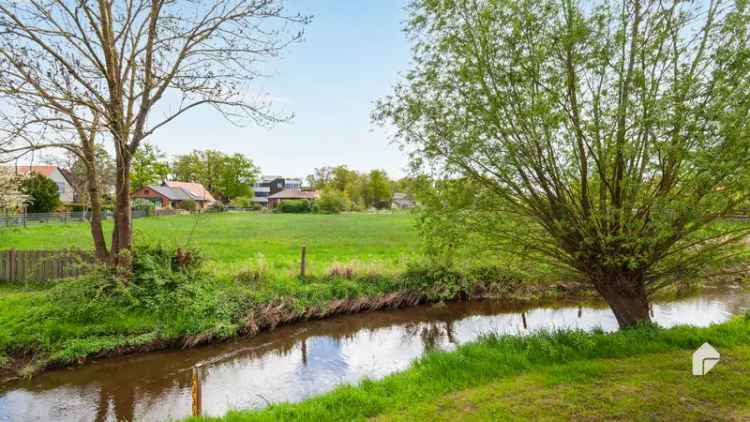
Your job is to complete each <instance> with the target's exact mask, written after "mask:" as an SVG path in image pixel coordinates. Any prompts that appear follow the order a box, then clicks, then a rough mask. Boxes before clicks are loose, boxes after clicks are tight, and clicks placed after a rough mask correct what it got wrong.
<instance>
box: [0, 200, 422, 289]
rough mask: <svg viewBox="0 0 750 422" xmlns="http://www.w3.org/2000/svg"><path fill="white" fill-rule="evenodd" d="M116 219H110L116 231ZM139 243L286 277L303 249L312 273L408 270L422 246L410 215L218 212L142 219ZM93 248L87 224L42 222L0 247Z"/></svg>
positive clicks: (1, 237) (137, 227)
mask: <svg viewBox="0 0 750 422" xmlns="http://www.w3.org/2000/svg"><path fill="white" fill-rule="evenodd" d="M111 229H112V226H111V222H106V224H105V230H106V231H107V233H109V232H110V231H111ZM134 238H135V240H136V243H137V244H148V245H154V244H160V245H162V246H164V247H165V248H171V249H175V248H177V247H183V248H185V247H189V248H195V249H197V250H198V251H199V253H200V254H201V256H202V257H204V258H205V260H206V261H207V264H208V265H209V266H211V267H212V268H213V269H215V270H216V271H218V272H220V273H223V274H231V273H233V272H237V271H239V270H240V269H241V268H242V266H243V264H246V263H248V262H254V261H258V260H262V261H265V262H266V263H267V265H268V266H269V267H270V268H271V269H273V270H275V271H282V272H288V271H291V272H294V271H296V270H297V269H298V267H299V259H300V251H301V248H302V246H306V247H307V258H308V259H307V260H308V264H309V268H310V270H311V271H312V272H320V271H325V270H326V269H327V268H328V267H330V266H331V265H334V264H336V263H350V262H360V263H364V262H366V263H368V265H379V266H382V267H387V268H396V267H399V268H402V267H403V265H404V262H405V261H406V260H408V259H409V258H411V257H414V256H415V255H416V254H417V249H418V247H419V244H418V239H417V233H416V231H415V228H414V219H413V217H412V216H411V215H410V214H409V213H405V212H401V213H392V214H391V213H389V214H367V213H352V214H339V215H327V214H270V213H255V212H253V213H246V212H242V213H240V212H238V213H232V212H227V213H216V214H193V215H177V216H164V217H148V218H141V219H136V220H134ZM10 248H16V249H19V250H58V249H66V248H78V249H91V248H92V243H91V235H90V233H89V231H88V226H87V225H86V224H84V223H69V224H40V225H36V226H31V227H27V228H16V229H2V228H0V250H4V249H10Z"/></svg>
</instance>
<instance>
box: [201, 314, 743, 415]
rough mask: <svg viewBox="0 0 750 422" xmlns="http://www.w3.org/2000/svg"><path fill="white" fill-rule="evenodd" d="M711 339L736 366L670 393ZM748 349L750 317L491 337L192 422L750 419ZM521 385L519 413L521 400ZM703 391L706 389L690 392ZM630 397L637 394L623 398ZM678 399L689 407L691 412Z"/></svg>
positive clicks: (730, 362) (730, 365)
mask: <svg viewBox="0 0 750 422" xmlns="http://www.w3.org/2000/svg"><path fill="white" fill-rule="evenodd" d="M705 341H708V342H710V343H711V344H713V345H714V346H716V347H718V348H719V350H720V351H721V352H723V353H724V354H725V356H727V362H722V363H720V364H719V365H723V366H724V369H721V370H717V371H716V373H711V374H709V376H708V377H706V378H704V380H708V381H705V382H706V383H712V384H697V383H699V382H700V381H698V380H692V379H691V380H690V382H691V383H693V384H691V385H686V386H683V387H680V389H675V390H673V391H672V392H670V391H663V390H667V389H669V388H670V387H671V386H673V385H677V384H680V383H682V382H683V381H685V380H687V379H688V378H689V377H690V376H691V375H690V359H689V357H690V354H691V353H692V351H693V350H694V349H696V348H697V347H698V346H700V345H701V344H702V343H703V342H705ZM749 347H750V319H748V318H747V317H743V318H736V319H734V320H732V321H729V322H727V323H724V324H719V325H715V326H712V327H708V328H694V327H675V328H671V329H667V330H665V329H656V328H652V327H644V328H638V329H631V330H626V331H621V332H617V333H612V334H605V333H583V332H580V331H568V332H558V333H552V334H549V333H541V334H536V335H532V336H528V337H513V336H504V337H489V338H486V339H483V340H481V341H478V342H475V343H472V344H468V345H465V346H462V347H459V348H458V349H457V350H456V351H454V352H434V353H431V354H428V355H427V356H425V357H424V358H422V359H420V360H418V361H416V362H415V363H414V365H413V366H412V367H411V368H410V369H408V370H406V371H404V372H401V373H398V374H394V375H391V376H388V377H386V378H384V379H382V380H379V381H364V382H362V383H360V384H359V385H356V386H343V387H340V388H338V389H336V390H334V391H332V392H331V393H328V394H324V395H321V396H318V397H314V398H311V399H309V400H306V401H303V402H301V403H296V404H277V405H273V406H270V407H269V408H267V409H264V410H261V411H252V410H248V411H236V412H230V413H228V414H227V415H226V416H225V417H223V418H214V419H212V418H202V419H200V418H194V419H192V421H197V420H201V421H232V422H238V421H243V422H244V421H280V420H281V421H319V420H325V421H351V420H366V419H370V418H378V417H380V418H383V419H384V420H391V419H393V420H425V421H427V420H435V419H438V420H440V419H444V420H448V419H452V420H464V419H467V418H475V419H476V420H505V419H514V418H515V419H518V420H537V419H540V418H542V419H544V418H548V419H550V420H558V419H559V420H565V419H571V418H572V419H574V420H576V419H578V420H587V419H588V420H601V419H616V420H617V419H624V420H631V418H630V417H629V416H628V414H627V412H629V411H630V410H633V409H638V411H639V412H641V413H640V414H641V415H644V417H643V418H638V417H635V418H633V419H635V420H639V419H644V418H645V419H649V418H654V419H661V418H663V419H665V420H675V418H677V420H680V416H685V418H686V419H688V420H689V419H691V418H692V419H698V420H701V419H703V420H706V416H707V415H708V416H710V417H708V419H722V418H726V419H728V420H732V419H737V420H741V419H742V418H743V417H744V415H746V414H747V405H748V401H747V400H748V398H747V397H745V398H744V399H740V398H739V396H740V395H741V393H742V392H743V391H747V387H748V383H750V379H747V378H748V377H747V376H743V375H746V374H747V373H748V366H750V362H749V361H748V360H747V357H748V356H750V348H749ZM638 365H644V368H643V369H641V368H640V367H639V366H638ZM649 366H650V367H651V369H649ZM652 370H653V371H655V372H653V371H652ZM660 371H663V372H660ZM738 371H739V372H738ZM734 373H737V374H738V376H739V377H743V378H744V380H737V379H736V377H734V376H733V374H734ZM516 383H518V385H519V390H518V397H517V399H518V403H517V404H518V410H516V408H515V407H514V403H513V400H515V399H516V398H514V397H513V394H514V388H515V387H514V386H515V385H516ZM695 386H699V387H700V388H699V389H698V390H697V391H695V392H691V391H690V388H691V387H695ZM579 387H580V391H579V389H578V388H579ZM495 388H496V389H497V394H498V395H497V398H496V400H495V398H494V397H495V396H492V393H493V392H494V391H495ZM722 390H723V391H722ZM683 393H684V394H683ZM627 394H633V395H635V396H631V397H624V396H626V395H627ZM701 394H705V395H706V398H704V399H702V398H701V397H702V396H701ZM722 394H727V395H728V397H725V396H722ZM620 396H623V397H620ZM660 399H663V400H664V403H660V402H659V400H660ZM522 400H525V401H522ZM607 400H609V402H612V403H614V402H619V403H620V404H619V407H612V406H606V403H607ZM670 400H671V401H670ZM451 401H454V402H455V403H451ZM675 402H681V403H682V402H684V403H683V407H682V408H680V407H677V406H675ZM701 404H705V406H706V407H705V408H704V409H703V410H701V409H699V407H698V406H700V405H701ZM711 406H717V407H718V408H712V407H711ZM514 412H515V413H514ZM579 416H580V417H579Z"/></svg>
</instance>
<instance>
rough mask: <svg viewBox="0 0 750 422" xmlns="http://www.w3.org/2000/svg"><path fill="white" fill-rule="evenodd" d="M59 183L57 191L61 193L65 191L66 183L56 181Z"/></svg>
mask: <svg viewBox="0 0 750 422" xmlns="http://www.w3.org/2000/svg"><path fill="white" fill-rule="evenodd" d="M55 184H56V185H57V191H58V192H60V193H65V183H60V182H56V183H55Z"/></svg>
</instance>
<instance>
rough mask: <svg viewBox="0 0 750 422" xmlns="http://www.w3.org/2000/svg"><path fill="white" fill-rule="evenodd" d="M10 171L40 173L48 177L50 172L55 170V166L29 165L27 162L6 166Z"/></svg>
mask: <svg viewBox="0 0 750 422" xmlns="http://www.w3.org/2000/svg"><path fill="white" fill-rule="evenodd" d="M8 167H9V168H10V169H11V171H13V172H15V173H16V174H28V173H31V172H34V173H38V174H41V175H42V176H44V177H49V176H50V175H51V174H52V173H54V172H55V170H57V166H31V165H28V164H19V165H18V166H8Z"/></svg>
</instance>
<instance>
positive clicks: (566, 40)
mask: <svg viewBox="0 0 750 422" xmlns="http://www.w3.org/2000/svg"><path fill="white" fill-rule="evenodd" d="M749 19H750V16H749V14H748V6H747V1H736V2H730V1H722V0H713V1H705V2H687V1H663V0H658V1H657V0H654V1H648V0H644V1H638V0H626V1H595V2H586V3H585V4H580V3H578V2H576V1H572V0H571V1H551V0H521V1H510V0H487V1H480V0H452V1H448V0H445V1H441V0H417V1H415V2H413V3H412V5H411V15H410V19H409V22H408V25H407V32H408V34H409V35H410V37H411V39H412V41H413V43H414V47H413V56H414V57H413V66H412V68H411V70H410V71H409V72H408V73H407V74H406V75H405V78H404V81H403V82H402V83H401V84H399V85H397V86H396V87H395V89H394V93H393V94H392V95H391V96H389V97H387V98H385V99H383V100H382V101H381V102H380V103H379V105H378V108H377V111H376V113H375V117H376V119H378V120H380V121H382V122H388V123H392V124H394V125H395V127H396V128H397V135H396V137H397V139H398V140H399V141H400V142H402V143H403V144H405V146H406V147H407V148H409V149H411V150H412V151H413V154H412V164H413V165H414V166H415V167H416V168H417V169H419V168H421V169H423V170H424V169H429V170H431V171H435V172H437V173H438V174H440V175H442V176H445V177H451V178H457V177H465V178H468V179H471V180H473V181H474V182H476V183H480V184H481V185H482V186H484V187H486V188H487V189H490V190H492V192H493V194H494V195H495V196H496V198H497V204H498V205H497V212H496V213H494V214H493V216H494V218H498V219H500V218H503V215H512V216H514V218H519V219H522V220H523V221H524V223H523V225H522V226H520V227H523V230H515V231H513V232H503V233H492V232H487V233H485V234H486V235H487V236H498V237H504V238H505V239H508V240H510V241H512V244H514V245H516V246H515V248H516V249H518V250H526V251H534V252H535V253H537V254H539V255H540V256H543V257H546V258H548V259H551V260H552V261H554V262H556V263H558V264H559V265H562V266H564V267H567V268H569V269H572V270H574V271H576V272H577V273H579V274H580V275H582V276H583V278H584V279H585V280H586V281H587V282H589V283H591V284H592V285H593V287H594V288H595V289H596V290H597V291H598V292H599V293H600V294H601V295H602V296H603V297H604V299H605V300H606V301H607V302H608V303H609V305H610V307H611V308H612V310H613V312H614V314H615V316H616V317H617V320H618V322H619V324H620V325H621V326H629V325H632V324H635V323H637V322H641V321H646V320H649V295H650V294H651V293H652V292H653V291H654V290H656V289H658V288H660V287H662V286H664V285H667V284H669V283H671V282H673V281H674V280H675V279H676V278H679V277H682V276H685V275H686V274H689V273H691V272H692V271H693V270H695V269H696V268H700V267H702V266H704V265H705V264H706V263H707V262H708V261H713V262H715V260H717V259H719V260H720V259H728V257H729V256H731V255H732V254H733V253H734V252H733V251H732V250H731V248H730V246H731V245H732V244H734V243H735V241H736V240H737V239H739V238H740V237H742V236H744V235H745V234H746V233H745V232H744V229H743V228H740V229H736V228H735V229H732V228H730V227H731V225H728V224H714V223H715V222H716V220H717V219H719V218H721V217H722V216H725V215H727V214H730V213H732V212H734V211H735V210H736V209H737V207H739V206H740V205H741V204H742V203H743V202H744V201H745V200H746V199H747V191H746V187H747V182H748V174H749V173H748V171H747V169H748V167H747V164H748V160H750V151H749V150H748V149H749V148H750V136H749V135H750V128H749V127H748V125H749V124H750V119H749V118H748V117H749V116H748V109H749V108H750V62H749V60H750V49H749V47H748V46H750V42H749V41H750V40H748V36H749V34H750V32H749V30H750V27H749V26H748V23H749V22H750V21H749Z"/></svg>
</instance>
